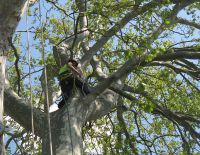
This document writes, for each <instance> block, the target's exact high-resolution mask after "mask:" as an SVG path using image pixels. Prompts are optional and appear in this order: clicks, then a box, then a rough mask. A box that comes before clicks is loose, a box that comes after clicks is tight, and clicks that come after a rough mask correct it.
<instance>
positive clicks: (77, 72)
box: [68, 62, 82, 77]
mask: <svg viewBox="0 0 200 155" xmlns="http://www.w3.org/2000/svg"><path fill="white" fill-rule="evenodd" d="M68 66H69V68H70V69H71V70H72V72H73V73H75V74H77V75H79V76H80V77H81V76H82V74H81V73H80V72H79V71H78V70H77V69H76V68H75V67H74V66H73V64H72V63H71V62H68Z"/></svg>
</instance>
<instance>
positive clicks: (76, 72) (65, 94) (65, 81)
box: [58, 59, 90, 108]
mask: <svg viewBox="0 0 200 155" xmlns="http://www.w3.org/2000/svg"><path fill="white" fill-rule="evenodd" d="M59 81H60V83H59V84H60V87H61V91H62V100H61V101H60V102H59V103H58V108H62V107H63V106H64V104H65V102H66V101H67V100H68V99H69V97H70V96H71V95H72V92H73V90H74V89H75V88H79V90H81V92H82V94H83V95H87V94H89V93H90V90H89V88H88V86H87V85H86V83H85V82H84V80H83V73H82V71H81V69H80V68H78V62H77V61H76V60H74V59H70V60H69V61H68V63H67V64H65V65H64V66H63V67H62V68H61V69H60V71H59Z"/></svg>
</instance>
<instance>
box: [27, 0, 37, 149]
mask: <svg viewBox="0 0 200 155" xmlns="http://www.w3.org/2000/svg"><path fill="white" fill-rule="evenodd" d="M28 9H29V0H28V1H27V6H26V31H27V33H26V34H27V36H26V37H27V50H28V66H29V86H30V88H29V91H30V105H31V130H32V136H33V137H32V141H33V148H34V147H35V141H34V135H35V130H34V118H33V117H34V116H33V97H32V81H31V51H30V37H29V29H28V25H29V23H28ZM32 150H33V149H32Z"/></svg>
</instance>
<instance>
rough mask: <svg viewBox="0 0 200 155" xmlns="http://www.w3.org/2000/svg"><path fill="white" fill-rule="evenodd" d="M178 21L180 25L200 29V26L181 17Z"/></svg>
mask: <svg viewBox="0 0 200 155" xmlns="http://www.w3.org/2000/svg"><path fill="white" fill-rule="evenodd" d="M176 21H177V22H178V23H180V24H184V25H188V26H192V27H195V28H197V29H200V24H198V23H195V22H192V21H189V20H186V19H183V18H181V17H177V18H176Z"/></svg>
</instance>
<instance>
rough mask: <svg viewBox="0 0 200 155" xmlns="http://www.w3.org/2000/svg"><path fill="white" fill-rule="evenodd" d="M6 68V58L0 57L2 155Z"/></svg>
mask: <svg viewBox="0 0 200 155" xmlns="http://www.w3.org/2000/svg"><path fill="white" fill-rule="evenodd" d="M5 68H6V57H5V56H0V85H1V86H0V87H1V89H0V155H3V154H4V153H5V148H4V144H3V141H4V135H3V134H4V123H3V113H4V105H3V104H4V89H5V88H4V87H5Z"/></svg>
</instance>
